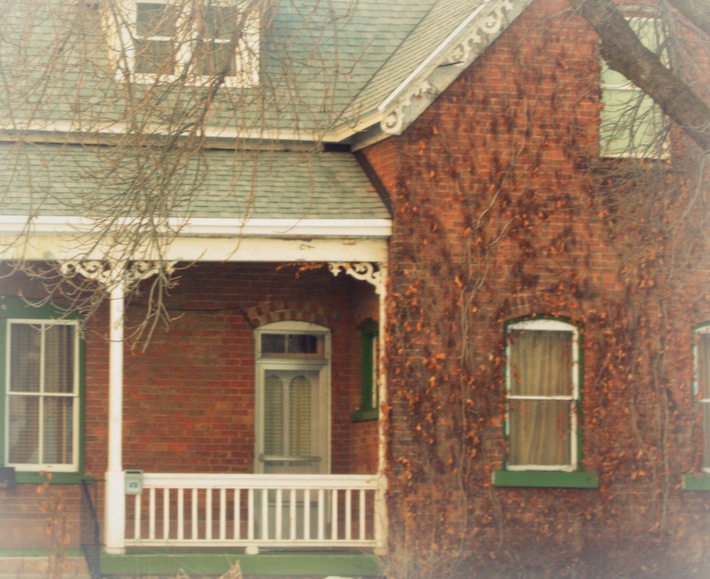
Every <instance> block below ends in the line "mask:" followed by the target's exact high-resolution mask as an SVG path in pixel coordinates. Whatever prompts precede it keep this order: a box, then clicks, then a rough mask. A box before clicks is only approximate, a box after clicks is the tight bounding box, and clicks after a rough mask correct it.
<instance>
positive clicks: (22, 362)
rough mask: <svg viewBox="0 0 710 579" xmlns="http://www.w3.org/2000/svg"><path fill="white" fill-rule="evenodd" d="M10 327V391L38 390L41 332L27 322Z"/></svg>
mask: <svg viewBox="0 0 710 579" xmlns="http://www.w3.org/2000/svg"><path fill="white" fill-rule="evenodd" d="M10 328H11V329H10V332H11V336H12V338H11V340H10V391H11V392H39V390H40V383H39V382H40V361H41V353H42V332H41V330H40V329H39V327H37V326H31V325H29V324H11V326H10Z"/></svg>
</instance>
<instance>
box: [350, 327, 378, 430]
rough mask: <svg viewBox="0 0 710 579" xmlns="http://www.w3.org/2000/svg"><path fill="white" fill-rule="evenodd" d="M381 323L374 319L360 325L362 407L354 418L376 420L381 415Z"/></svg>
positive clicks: (356, 419)
mask: <svg viewBox="0 0 710 579" xmlns="http://www.w3.org/2000/svg"><path fill="white" fill-rule="evenodd" d="M378 336H379V324H378V323H377V322H376V321H375V320H373V319H367V320H365V321H364V322H363V323H362V325H361V326H360V407H359V408H358V409H357V411H356V412H355V414H353V417H352V419H353V420H355V421H358V420H375V419H376V418H378V416H379V410H378V408H379V399H378V393H377V367H378V364H377V361H378V345H379V340H378Z"/></svg>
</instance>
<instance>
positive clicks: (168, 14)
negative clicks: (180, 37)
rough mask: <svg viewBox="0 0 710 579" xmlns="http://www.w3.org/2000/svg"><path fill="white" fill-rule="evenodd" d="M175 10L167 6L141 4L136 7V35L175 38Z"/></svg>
mask: <svg viewBox="0 0 710 579" xmlns="http://www.w3.org/2000/svg"><path fill="white" fill-rule="evenodd" d="M177 14H178V12H177V9H176V7H174V6H169V5H167V4H148V3H144V2H141V3H139V4H138V5H137V6H136V33H137V35H138V36H142V37H144V38H148V37H151V36H163V37H169V38H172V37H174V36H175V25H176V22H177Z"/></svg>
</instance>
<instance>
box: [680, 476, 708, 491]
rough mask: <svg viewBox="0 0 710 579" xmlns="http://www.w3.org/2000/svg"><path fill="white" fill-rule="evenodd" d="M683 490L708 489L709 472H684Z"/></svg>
mask: <svg viewBox="0 0 710 579" xmlns="http://www.w3.org/2000/svg"><path fill="white" fill-rule="evenodd" d="M683 490H685V491H710V474H708V473H705V474H700V475H693V474H686V475H685V476H684V477H683Z"/></svg>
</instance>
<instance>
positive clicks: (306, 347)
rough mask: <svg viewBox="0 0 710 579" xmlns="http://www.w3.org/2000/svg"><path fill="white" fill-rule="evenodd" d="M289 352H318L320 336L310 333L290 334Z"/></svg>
mask: <svg viewBox="0 0 710 579" xmlns="http://www.w3.org/2000/svg"><path fill="white" fill-rule="evenodd" d="M288 352H289V354H315V353H317V352H318V338H317V337H316V336H311V335H309V334H289V336H288Z"/></svg>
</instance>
